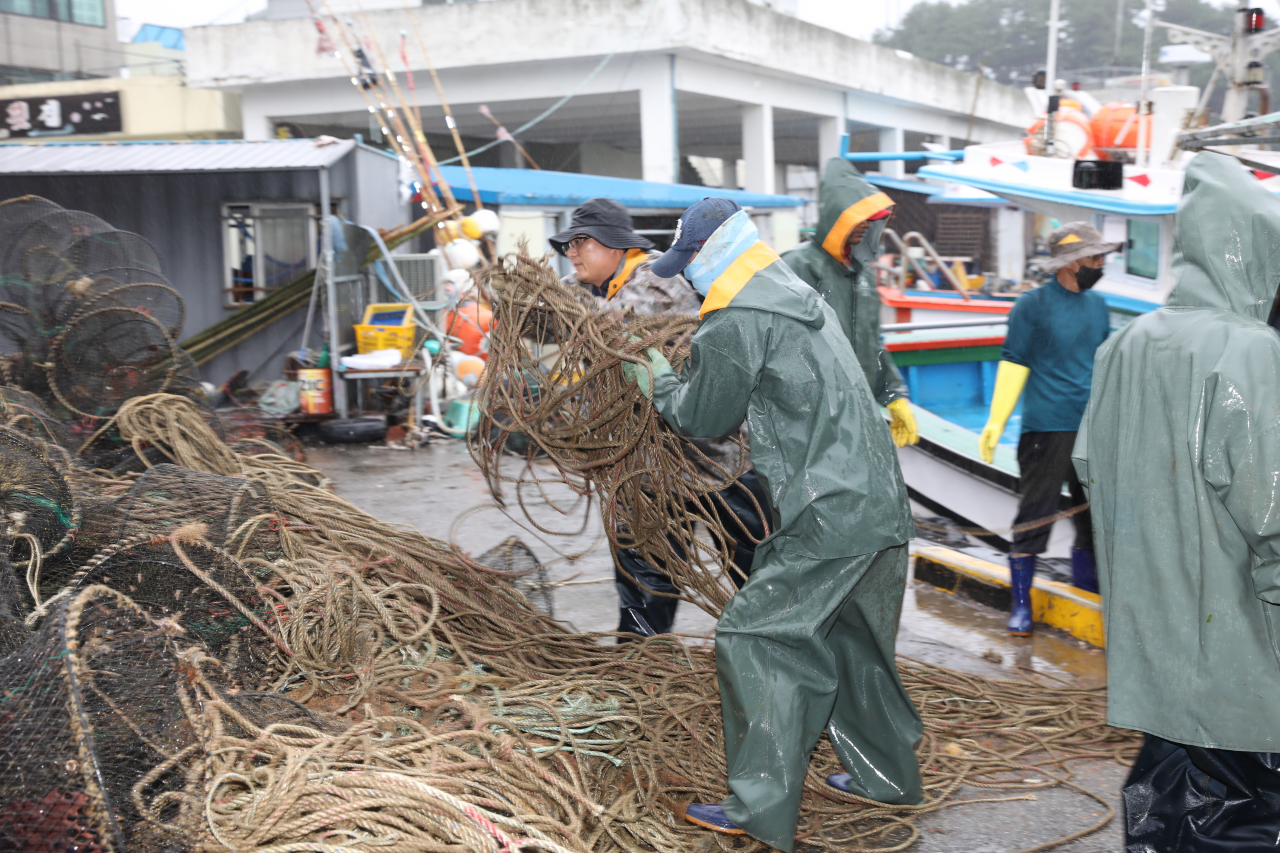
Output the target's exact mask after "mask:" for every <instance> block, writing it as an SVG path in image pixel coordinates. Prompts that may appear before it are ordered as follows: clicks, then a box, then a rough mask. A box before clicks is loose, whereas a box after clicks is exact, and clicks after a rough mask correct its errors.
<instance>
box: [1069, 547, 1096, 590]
mask: <svg viewBox="0 0 1280 853" xmlns="http://www.w3.org/2000/svg"><path fill="white" fill-rule="evenodd" d="M1071 585H1072V586H1074V587H1075V588H1076V589H1083V590H1084V591H1085V592H1097V591H1098V563H1097V561H1096V560H1094V558H1093V552H1092V551H1086V550H1085V549H1083V548H1072V549H1071Z"/></svg>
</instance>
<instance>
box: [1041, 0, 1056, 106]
mask: <svg viewBox="0 0 1280 853" xmlns="http://www.w3.org/2000/svg"><path fill="white" fill-rule="evenodd" d="M1057 80H1058V0H1049V55H1048V57H1047V58H1046V59H1045V61H1044V89H1045V94H1046V95H1054V94H1056V93H1057V91H1058V86H1057Z"/></svg>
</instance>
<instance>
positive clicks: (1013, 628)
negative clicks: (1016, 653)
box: [1009, 554, 1036, 637]
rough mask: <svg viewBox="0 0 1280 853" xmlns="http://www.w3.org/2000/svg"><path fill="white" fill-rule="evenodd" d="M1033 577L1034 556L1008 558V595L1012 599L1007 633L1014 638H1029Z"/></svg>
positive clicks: (1034, 575)
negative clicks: (1011, 610)
mask: <svg viewBox="0 0 1280 853" xmlns="http://www.w3.org/2000/svg"><path fill="white" fill-rule="evenodd" d="M1035 577H1036V555H1035V554H1028V555H1027V556H1025V557H1010V558H1009V587H1010V589H1009V594H1010V597H1011V598H1012V599H1013V612H1012V613H1011V614H1010V615H1009V633H1010V634H1012V635H1013V636H1015V637H1030V636H1031V584H1032V582H1033V581H1034V580H1035Z"/></svg>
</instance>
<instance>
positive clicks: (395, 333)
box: [355, 323, 418, 358]
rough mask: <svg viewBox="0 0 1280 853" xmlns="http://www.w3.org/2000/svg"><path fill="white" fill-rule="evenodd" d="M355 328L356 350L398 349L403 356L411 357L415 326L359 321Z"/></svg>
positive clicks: (361, 351)
mask: <svg viewBox="0 0 1280 853" xmlns="http://www.w3.org/2000/svg"><path fill="white" fill-rule="evenodd" d="M355 330H356V352H358V353H362V354H363V353H366V352H377V351H378V350H380V349H398V350H400V354H401V355H402V356H404V357H405V358H412V357H413V349H414V347H413V339H414V333H415V332H417V331H418V327H417V326H366V325H364V324H363V323H359V324H357V325H356V327H355Z"/></svg>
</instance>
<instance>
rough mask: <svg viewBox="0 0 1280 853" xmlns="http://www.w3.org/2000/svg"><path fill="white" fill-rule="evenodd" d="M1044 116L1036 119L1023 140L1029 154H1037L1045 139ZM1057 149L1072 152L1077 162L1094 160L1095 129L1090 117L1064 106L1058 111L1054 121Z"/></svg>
mask: <svg viewBox="0 0 1280 853" xmlns="http://www.w3.org/2000/svg"><path fill="white" fill-rule="evenodd" d="M1044 120H1045V117H1044V116H1040V118H1038V119H1036V120H1035V121H1034V122H1033V123H1032V124H1031V126H1030V127H1028V128H1027V136H1026V138H1025V139H1023V140H1022V141H1023V144H1024V145H1026V148H1027V153H1028V154H1034V153H1036V147H1037V146H1038V144H1039V143H1040V142H1041V141H1042V140H1043V139H1044ZM1054 139H1055V147H1057V148H1059V149H1065V150H1067V151H1069V152H1071V157H1072V158H1074V159H1076V160H1090V159H1092V158H1093V129H1092V128H1091V127H1090V126H1089V117H1088V116H1086V115H1085V114H1084V113H1083V112H1081V111H1080V110H1078V109H1075V108H1074V107H1069V106H1064V107H1062V108H1060V109H1059V110H1058V113H1057V116H1056V118H1055V119H1054Z"/></svg>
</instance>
